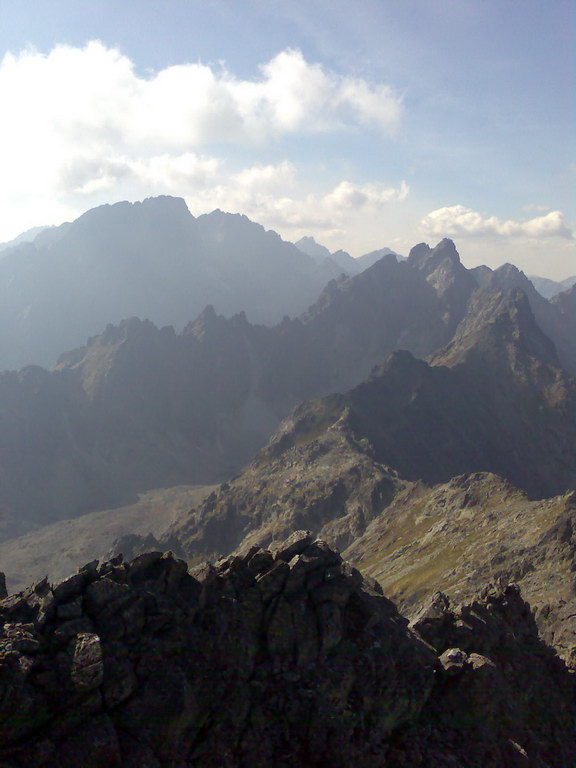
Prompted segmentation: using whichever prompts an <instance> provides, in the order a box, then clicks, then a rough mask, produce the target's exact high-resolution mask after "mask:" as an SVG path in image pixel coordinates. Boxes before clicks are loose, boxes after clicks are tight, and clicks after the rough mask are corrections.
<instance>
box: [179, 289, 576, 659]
mask: <svg viewBox="0 0 576 768" xmlns="http://www.w3.org/2000/svg"><path fill="white" fill-rule="evenodd" d="M474 473H484V475H483V476H485V477H486V479H485V480H483V481H482V482H478V483H476V484H475V485H474V489H473V490H472V489H471V490H470V491H469V493H467V494H466V495H465V496H464V495H463V494H460V496H458V497H457V498H458V504H459V506H458V508H457V509H456V506H455V507H454V510H455V514H456V512H457V511H458V514H459V515H460V516H459V517H458V518H455V519H454V520H452V519H451V518H449V519H447V520H446V515H447V514H448V512H449V510H450V507H448V505H447V504H446V503H445V502H443V501H442V499H444V497H445V496H446V493H447V491H446V493H444V491H443V490H442V488H444V486H438V487H437V488H436V489H433V490H430V486H432V485H436V484H438V483H441V484H448V486H449V487H452V486H453V487H454V488H457V486H458V483H456V481H453V480H452V478H454V477H455V476H461V475H465V476H469V475H471V474H474ZM487 473H490V474H487ZM496 475H499V476H500V477H501V478H502V477H503V478H506V480H507V481H508V482H504V481H503V480H501V479H499V478H498V477H495V476H496ZM463 483H464V481H462V483H461V484H460V485H462V484H463ZM511 484H513V485H515V486H518V487H520V488H523V489H524V491H525V492H527V493H528V494H529V496H531V497H532V498H533V499H540V498H542V497H548V496H553V495H554V494H563V493H564V492H566V491H569V490H570V489H571V488H574V487H575V486H576V383H575V382H574V380H573V379H571V378H570V377H569V376H567V375H566V374H565V373H564V372H563V371H562V369H561V368H560V367H559V363H558V358H557V355H556V352H555V349H554V345H553V344H552V343H551V341H550V340H549V339H548V338H547V337H546V336H545V335H544V334H543V332H542V331H541V330H540V328H539V327H538V325H537V323H536V321H535V318H534V315H533V313H532V311H531V309H530V305H529V302H528V300H527V298H526V296H525V294H523V293H522V292H521V291H520V290H519V289H512V290H509V291H505V292H503V291H498V290H491V291H481V292H475V293H474V295H473V297H472V299H471V304H470V308H469V312H468V313H467V314H466V315H465V317H464V318H463V319H462V321H461V322H460V324H459V326H458V329H457V331H456V333H455V335H454V338H453V340H452V341H451V342H450V343H449V344H448V345H447V346H446V347H445V348H444V349H443V350H440V351H439V352H438V353H437V354H436V355H434V356H433V357H432V358H431V362H430V363H426V362H424V361H422V360H417V359H415V358H414V357H413V356H412V355H411V354H409V353H408V352H395V353H394V354H393V355H391V357H390V358H389V359H388V360H387V361H386V363H384V364H383V365H381V366H379V367H378V368H376V369H375V370H374V372H373V373H372V375H371V376H370V377H369V378H368V379H367V380H366V381H365V382H363V383H362V384H360V385H359V386H357V387H355V388H354V389H352V390H350V391H349V392H347V393H345V394H334V395H331V396H329V397H325V398H322V399H316V400H310V401H308V402H306V403H304V404H302V405H300V406H298V407H297V408H296V409H295V410H294V411H293V412H292V414H291V415H290V416H289V417H287V418H286V419H285V420H284V421H283V422H282V423H281V425H280V426H279V428H278V429H277V430H276V432H275V434H274V435H273V436H272V438H271V439H270V441H269V442H268V444H267V445H266V446H265V447H264V448H263V449H262V450H261V451H260V452H259V453H258V454H257V455H256V457H255V458H254V460H253V461H252V462H251V463H250V464H249V465H248V466H247V467H246V468H245V470H244V471H243V472H242V473H240V474H239V475H238V476H236V477H234V478H232V479H231V480H230V481H228V482H227V483H225V484H223V485H222V486H221V487H220V488H219V489H218V490H217V491H215V492H214V493H212V494H211V495H210V496H208V497H207V498H206V499H205V500H204V501H203V502H202V503H201V504H199V505H198V506H197V507H196V508H195V509H193V510H191V512H190V513H188V514H187V515H184V516H182V517H181V519H180V520H179V521H177V522H176V523H175V524H174V525H173V526H172V528H171V530H170V531H169V533H168V534H167V541H168V540H169V539H170V540H171V537H176V538H177V539H178V540H179V541H180V542H181V545H182V546H183V547H184V550H185V551H186V553H187V555H188V557H190V558H192V559H194V558H202V557H205V556H211V557H216V556H220V555H224V554H228V553H230V552H235V551H236V552H240V553H242V552H245V551H247V550H248V549H249V548H250V547H251V546H270V545H271V544H273V542H275V541H279V540H281V539H282V538H283V537H284V536H286V535H287V533H289V532H290V531H291V530H294V529H296V528H306V529H309V530H312V531H313V532H314V533H315V534H316V535H318V536H320V537H321V538H323V539H325V540H326V541H328V542H329V543H331V544H332V545H335V546H338V547H340V548H342V549H345V548H346V547H348V548H349V549H348V550H346V551H347V553H348V554H349V556H351V557H353V558H354V559H355V560H356V561H357V562H359V563H361V565H362V568H363V570H364V571H368V572H373V573H374V574H375V575H377V576H378V578H380V579H382V580H383V581H385V583H387V584H388V588H389V590H390V591H391V594H394V596H395V597H396V598H397V599H402V600H403V601H404V603H405V604H406V605H408V604H410V605H412V606H414V605H419V604H420V603H419V602H418V601H419V600H420V599H421V598H423V597H426V596H428V597H429V596H430V595H431V592H433V591H434V590H435V589H436V590H437V589H444V587H446V588H448V586H450V587H453V588H454V589H456V588H458V590H460V591H459V593H458V594H459V595H460V596H463V597H465V598H467V597H469V596H470V595H471V593H472V591H473V590H474V589H476V588H477V587H478V584H479V583H486V582H487V581H488V580H489V579H490V578H491V575H495V574H501V575H506V574H508V575H509V578H515V579H516V578H524V577H525V576H526V578H527V579H528V581H527V585H528V586H527V588H528V589H529V590H530V595H531V599H534V600H535V601H536V603H538V604H542V606H544V604H545V603H546V598H545V597H544V596H545V595H547V596H548V599H549V600H552V598H553V597H554V596H555V595H556V598H557V599H558V601H560V602H557V604H556V603H554V605H556V607H555V608H554V611H553V612H552V613H551V614H550V620H549V621H545V620H546V619H547V616H548V614H547V613H544V614H543V622H544V623H543V624H542V627H543V628H544V627H545V628H546V632H547V633H548V636H549V637H550V638H552V639H553V637H554V632H556V633H557V637H558V638H560V637H562V638H563V640H562V643H563V646H562V647H563V648H564V651H565V658H569V659H571V660H572V661H573V662H574V664H575V665H576V643H574V642H573V640H570V639H569V638H570V636H571V635H570V633H571V632H572V629H573V624H574V622H573V619H572V618H571V617H573V615H574V610H572V611H571V612H570V611H569V610H568V603H567V602H566V601H567V600H568V597H570V594H571V593H570V588H568V589H567V590H564V588H562V590H560V584H561V582H562V578H564V577H560V575H559V576H558V578H557V579H556V581H554V580H553V581H550V579H549V578H548V576H547V575H546V574H547V573H548V571H554V569H555V568H556V569H557V571H558V574H565V573H567V572H570V571H571V568H572V567H573V565H572V564H573V561H574V557H573V547H572V548H571V545H570V541H571V538H570V537H571V536H572V534H571V533H570V531H572V529H571V528H570V525H571V523H570V522H569V521H568V522H567V523H566V524H565V525H564V523H562V522H561V521H562V520H563V518H562V515H563V514H564V511H565V506H566V505H565V502H566V503H567V499H571V498H572V497H571V496H570V494H568V496H566V497H559V498H557V499H554V500H552V499H551V500H549V501H529V500H528V499H527V497H526V495H525V494H523V493H521V492H520V491H518V490H516V489H514V488H513V487H512V485H511ZM470 485H473V483H472V482H471V483H470ZM503 486H505V487H506V488H508V491H506V492H503V491H502V487H503ZM458 487H460V486H458ZM466 487H468V486H466ZM443 493H444V495H443ZM572 495H573V494H572ZM571 503H572V502H571ZM475 506H477V507H478V509H477V510H476V509H475V508H474V507H475ZM467 509H469V513H468V516H467V517H466V515H465V510H467ZM538 515H541V519H540V522H539V523H538V525H536V524H535V523H534V522H533V521H534V520H536V518H537V516H538ZM494 516H496V518H497V519H496V518H495V517H494ZM465 517H466V519H464V518H465ZM428 518H430V519H431V522H430V523H429V524H428ZM571 519H572V518H570V520H571ZM480 520H482V530H480V529H479V528H478V527H477V526H478V525H479V524H480ZM408 521H411V522H408ZM529 521H532V522H530V523H529ZM528 525H529V527H525V526H528ZM449 526H451V528H450V530H452V528H453V529H454V535H453V536H450V537H447V536H445V535H444V532H445V531H447V530H448V529H449ZM518 526H519V530H518V531H517V528H518ZM554 526H556V527H558V526H564V527H561V529H560V528H558V532H557V533H556V534H554V535H552V533H550V535H549V536H548V534H546V535H547V536H548V539H547V540H546V541H548V542H549V544H548V543H547V544H544V543H542V544H541V543H540V537H541V536H544V534H545V533H546V531H548V529H550V530H552V528H554ZM554 530H556V528H554ZM423 531H429V533H427V537H426V539H425V540H423V539H422V538H421V537H422V535H423ZM520 534H521V535H522V537H521V538H520ZM567 536H568V538H566V537H567ZM506 537H508V538H506ZM563 541H565V542H566V546H565V547H563V546H562V543H561V542H563ZM542 542H544V540H542ZM554 542H556V544H554ZM408 547H410V549H407V548H408ZM460 547H472V548H481V549H479V552H478V554H477V555H476V554H474V557H472V555H470V556H469V557H468V559H463V555H462V557H461V550H460ZM528 547H530V550H528ZM554 547H556V549H554ZM405 550H406V552H407V558H409V559H407V560H406V561H405V564H404V560H401V559H399V558H401V557H402V558H403V557H404V554H405ZM452 550H454V551H452ZM464 551H468V550H464V549H462V552H464ZM528 551H530V553H531V554H530V558H531V559H530V560H525V558H527V557H528ZM412 552H413V554H412ZM487 552H488V553H490V554H489V555H488V554H486V553H487ZM546 553H547V554H546ZM485 557H486V558H488V560H487V562H488V563H489V566H486V565H485V564H484V558H485ZM425 558H429V560H426V559H425ZM450 563H452V565H451V566H450ZM526 563H528V565H526ZM523 564H524V565H525V566H526V567H525V568H523ZM420 565H421V567H422V575H420V571H419V570H418V568H419V567H420ZM456 567H458V568H459V570H458V571H454V569H455V568H456ZM426 568H428V570H426ZM487 569H488V570H487ZM453 571H454V573H452V572H453ZM476 572H477V573H476ZM474 573H476V575H477V579H476V580H475V581H474V582H472V581H469V580H467V578H468V577H469V578H470V579H472V578H473V577H474ZM436 574H438V578H437V579H436V578H435V577H436ZM530 574H532V576H530ZM456 576H457V578H456ZM554 584H556V587H554ZM403 585H405V588H403ZM569 593H570V594H569ZM561 596H562V601H564V602H563V603H562V601H561V600H560V597H561ZM556 598H555V599H556ZM570 599H572V598H571V597H570ZM410 601H411V602H410ZM563 606H565V608H564V607H563Z"/></svg>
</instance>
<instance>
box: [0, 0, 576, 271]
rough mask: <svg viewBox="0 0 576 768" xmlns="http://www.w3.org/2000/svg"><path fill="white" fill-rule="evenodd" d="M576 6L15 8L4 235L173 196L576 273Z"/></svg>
mask: <svg viewBox="0 0 576 768" xmlns="http://www.w3.org/2000/svg"><path fill="white" fill-rule="evenodd" d="M575 9H576V5H575V4H574V3H573V2H572V0H571V1H570V2H565V1H564V0H554V2H553V3H550V2H544V0H541V1H540V2H537V1H536V0H522V2H519V1H517V2H511V1H503V0H377V1H376V0H354V1H352V0H349V1H348V2H342V1H340V0H329V1H328V0H316V1H315V0H308V2H300V0H290V2H287V1H285V2H279V1H276V0H268V1H267V2H259V1H256V0H235V1H232V0H226V1H225V0H212V1H210V0H204V1H203V2H197V1H196V0H185V1H184V0H162V1H161V0H156V2H152V0H122V2H119V0H18V1H17V2H15V1H14V0H0V55H1V56H2V57H3V59H2V63H1V65H0V106H1V107H2V112H3V119H2V121H0V139H1V142H0V204H1V210H2V211H3V216H1V217H0V240H5V239H8V238H9V237H12V236H15V235H16V234H18V232H19V231H22V230H23V229H26V228H27V227H30V226H34V225H36V224H40V223H58V222H60V221H63V220H66V219H70V218H73V217H74V216H76V215H78V214H79V213H81V212H82V211H83V210H85V209H87V208H90V207H92V206H94V205H98V204H100V203H103V202H113V201H115V200H118V199H140V198H142V197H145V196H148V195H150V194H160V193H169V194H176V195H182V196H184V197H185V198H186V200H187V202H188V205H189V207H190V210H191V211H192V213H194V214H195V215H196V214H199V213H202V212H205V211H208V210H211V209H213V208H214V207H220V208H223V209H224V210H232V211H240V212H243V213H246V214H247V215H249V216H250V217H251V218H252V219H254V220H256V221H260V222H261V223H262V224H264V225H265V226H267V227H271V228H274V229H276V230H277V231H279V232H280V233H281V234H282V235H283V236H284V237H286V238H287V239H291V240H294V239H297V238H298V237H300V236H301V235H303V234H312V235H314V236H315V237H316V239H317V240H319V241H321V242H323V243H325V244H326V245H328V247H330V248H332V249H336V248H339V247H343V248H346V249H347V250H349V251H350V252H351V253H352V254H353V255H360V253H362V252H365V251H368V250H372V249H374V248H377V247H381V246H384V245H389V246H391V247H393V248H396V249H397V250H399V251H400V252H407V250H408V249H409V248H410V246H411V245H413V244H415V243H416V242H419V241H422V240H426V241H427V242H431V243H433V242H436V241H437V240H439V239H440V238H441V237H443V236H450V237H452V238H453V239H454V240H455V241H456V244H457V247H458V249H459V251H460V253H461V255H462V258H463V260H464V262H465V263H467V264H468V265H474V264H478V263H488V264H489V265H490V266H497V265H498V264H500V263H502V262H504V261H513V262H514V263H516V264H518V266H520V267H521V268H522V269H524V270H525V271H526V272H528V273H537V274H543V275H547V276H550V277H556V278H562V277H565V276H567V275H570V274H574V273H576V249H575V243H574V239H573V234H572V233H573V231H574V229H575V228H576V211H575V206H574V185H575V182H576V158H575V157H574V146H576V143H575V141H574V138H575V136H574V123H575V120H574V117H575V115H574V106H575V101H574V98H575V97H574V93H575V88H574V86H575V85H576V83H575V66H574V65H575V63H576V62H575V55H574V50H575V48H576V46H575V42H576V40H575V38H576V35H575V31H576V30H575V15H576V10H575ZM96 41H97V42H96Z"/></svg>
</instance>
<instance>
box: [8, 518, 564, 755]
mask: <svg viewBox="0 0 576 768" xmlns="http://www.w3.org/2000/svg"><path fill="white" fill-rule="evenodd" d="M0 622H1V625H2V630H1V632H0V765H1V766H2V768H24V766H26V768H73V767H74V768H77V766H79V765H82V766H84V768H104V767H106V768H114V767H115V766H117V767H118V768H119V767H120V766H122V768H130V767H132V766H133V767H134V768H136V766H139V767H140V766H147V767H149V768H153V767H156V766H162V767H164V766H165V767H166V768H168V767H170V768H176V766H178V768H180V767H182V768H183V767H184V766H194V767H195V768H198V767H199V766H202V768H216V767H217V766H218V768H221V767H222V766H230V768H236V767H238V768H240V767H242V768H260V767H261V768H265V767H266V768H269V766H272V765H274V766H281V767H282V766H286V768H287V767H288V766H290V767H291V768H294V767H296V768H298V767H300V766H301V767H302V768H304V767H305V766H306V767H307V768H308V767H310V766H318V768H319V767H320V766H326V765H331V766H336V767H337V768H338V767H340V768H348V767H349V766H352V765H353V766H355V768H380V767H381V766H398V767H400V766H410V767H411V768H413V767H414V766H419V765H422V766H423V765H426V766H433V767H434V766H437V768H440V767H441V766H442V768H444V766H447V765H466V766H478V767H480V766H494V767H500V766H501V767H502V768H504V766H506V768H508V767H509V766H516V765H518V766H520V765H527V766H540V767H543V766H550V768H552V766H558V768H560V766H566V765H571V764H573V763H574V759H575V758H576V753H575V752H574V746H573V743H574V738H573V737H574V734H573V731H572V723H573V719H574V714H575V712H574V707H573V703H572V684H571V680H570V677H569V675H568V672H567V671H566V668H565V667H564V665H563V664H562V662H561V661H559V659H558V658H557V657H556V656H555V654H554V652H553V651H551V650H550V649H549V648H548V647H547V646H545V645H544V644H543V643H542V642H540V640H539V639H538V634H537V631H536V628H535V624H534V621H533V619H532V616H531V614H530V611H529V607H528V606H527V604H526V603H524V601H523V600H522V599H521V597H520V595H519V593H518V590H517V589H516V588H511V587H509V588H507V589H506V590H505V591H504V592H502V593H498V594H494V595H487V596H486V598H485V599H484V600H483V601H482V602H477V603H474V604H472V605H471V606H469V607H467V608H462V609H460V611H459V612H457V611H455V612H453V611H451V610H450V608H449V606H448V603H447V600H446V599H445V598H443V597H440V598H439V599H437V600H436V603H435V604H434V605H432V606H430V608H429V609H428V610H427V611H426V612H425V613H424V614H423V615H422V616H421V617H420V620H419V621H418V622H417V623H416V625H415V627H416V629H417V630H418V631H419V632H420V633H421V635H422V636H423V637H424V638H425V641H426V642H425V641H424V640H422V639H421V638H420V637H419V636H418V634H417V633H416V632H415V631H414V630H413V629H411V628H410V627H409V626H408V622H407V621H406V620H405V619H403V618H402V617H401V616H400V614H399V613H398V612H397V610H396V608H395V607H394V605H393V604H392V603H391V602H390V601H389V600H388V599H387V598H385V597H384V596H383V595H382V594H381V592H380V589H379V587H378V585H377V584H376V583H375V582H369V581H367V580H366V579H363V577H362V576H361V574H360V573H359V571H357V570H356V569H354V568H353V567H352V566H350V565H348V564H346V563H344V562H343V561H342V559H341V557H340V556H339V555H338V554H337V553H336V552H334V551H333V550H331V549H330V548H329V547H328V546H327V545H326V544H324V543H323V542H322V541H318V540H316V541H314V540H313V537H312V536H311V535H310V534H309V533H308V532H306V531H303V532H297V533H296V534H293V535H292V536H291V537H290V538H289V539H288V541H286V542H285V543H284V544H283V545H281V546H280V547H279V548H278V549H277V550H276V552H275V553H271V552H269V551H267V550H262V549H257V548H255V547H254V548H252V549H251V550H250V551H249V552H247V553H246V554H245V555H244V556H243V557H229V558H227V559H225V560H222V561H220V562H218V563H217V564H216V565H210V564H205V565H202V566H199V567H198V568H197V569H195V571H193V572H192V573H189V572H188V569H187V566H186V563H185V562H184V561H182V560H179V559H177V558H175V557H174V556H173V555H172V554H171V553H166V554H162V553H161V552H148V553H145V554H142V555H140V556H139V557H137V558H136V559H134V560H133V561H131V562H129V563H124V562H122V559H121V556H120V555H119V556H117V557H116V558H114V559H113V560H111V561H108V562H106V563H103V564H101V565H98V564H97V563H90V564H88V565H86V566H84V567H83V568H82V569H81V570H80V571H79V573H77V574H76V575H74V576H72V577H70V578H68V579H67V580H65V581H64V582H62V583H60V584H58V585H57V586H54V587H50V585H49V584H48V583H47V582H46V581H42V582H40V583H38V584H36V585H35V586H34V587H31V588H30V589H28V590H26V591H25V592H23V593H21V594H19V595H16V596H12V597H9V598H6V599H4V600H3V601H2V602H1V603H0Z"/></svg>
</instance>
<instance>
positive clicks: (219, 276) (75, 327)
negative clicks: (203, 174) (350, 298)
mask: <svg viewBox="0 0 576 768" xmlns="http://www.w3.org/2000/svg"><path fill="white" fill-rule="evenodd" d="M339 271H340V270H339V269H338V268H336V267H335V266H334V265H332V266H331V265H330V264H326V265H324V266H319V265H317V264H316V263H315V262H314V260H313V259H311V258H309V257H307V256H305V255H304V254H303V253H302V252H301V251H299V250H298V249H297V248H296V247H295V246H294V245H292V244H291V243H287V242H284V241H283V240H282V239H281V238H280V237H279V236H278V235H277V234H276V233H275V232H271V231H268V232H267V231H265V230H264V229H263V228H262V227H261V226H260V225H258V224H254V223H253V222H251V221H250V220H249V219H247V218H246V217H245V216H240V215H232V214H226V213H222V212H221V211H214V212H213V213H211V214H208V215H205V216H200V217H198V218H194V217H193V216H192V215H191V214H190V212H189V211H188V208H187V207H186V204H185V203H184V201H183V200H181V199H179V198H171V197H157V198H150V199H148V200H145V201H144V202H142V203H134V204H131V203H117V204H116V205H104V206H101V207H99V208H95V209H93V210H91V211H88V212H87V213H85V214H84V215H83V216H80V218H78V219H77V220H76V221H74V222H72V223H71V224H65V225H62V226H61V227H55V228H50V229H47V230H45V231H44V232H41V233H40V234H39V235H38V236H37V237H36V238H35V239H34V242H31V243H24V244H21V245H19V246H17V247H13V248H10V249H9V250H8V251H7V253H6V254H5V255H4V256H3V258H2V259H1V261H0V369H7V368H20V367H21V366H23V365H26V364H29V363H34V364H42V365H52V364H53V363H54V361H55V360H56V358H57V356H58V355H59V354H60V353H61V352H62V351H63V350H64V349H70V348H71V347H75V346H78V345H80V344H83V343H84V341H85V339H86V338H87V337H88V336H91V335H94V334H95V333H99V332H100V331H101V329H102V328H103V327H105V326H106V324H107V323H118V322H120V321H121V320H122V319H124V318H126V317H131V316H138V317H141V318H142V319H143V318H149V319H151V320H152V321H153V322H155V323H158V324H160V325H166V324H170V325H175V326H176V327H178V328H183V327H184V326H185V325H186V324H187V323H188V322H189V321H190V320H191V319H192V318H194V317H195V316H196V315H197V314H198V313H199V312H200V311H201V310H202V309H203V308H204V307H205V306H206V305H207V304H209V303H212V304H214V305H215V306H216V307H217V308H218V311H219V312H221V313H222V314H224V315H232V314H234V313H237V312H240V311H241V310H244V309H246V311H248V313H249V315H250V319H251V320H252V321H255V322H262V323H274V322H277V321H279V320H281V319H282V317H283V316H284V315H286V314H288V315H296V314H299V313H300V312H302V311H303V310H304V309H305V308H306V307H307V306H308V305H309V304H310V303H311V302H312V301H314V299H315V298H316V297H317V295H318V293H319V291H320V290H321V288H322V287H323V286H324V285H325V284H326V283H327V282H328V280H329V279H330V278H331V277H333V276H335V275H337V274H338V272H339Z"/></svg>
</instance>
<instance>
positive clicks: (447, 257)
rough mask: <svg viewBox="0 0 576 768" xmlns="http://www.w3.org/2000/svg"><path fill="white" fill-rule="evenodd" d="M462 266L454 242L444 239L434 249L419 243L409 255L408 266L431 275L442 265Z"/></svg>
mask: <svg viewBox="0 0 576 768" xmlns="http://www.w3.org/2000/svg"><path fill="white" fill-rule="evenodd" d="M441 263H445V264H452V265H456V264H460V256H459V254H458V251H457V250H456V246H455V245H454V242H453V241H452V240H450V239H449V238H446V237H445V238H444V239H443V240H441V241H440V242H439V243H438V245H436V246H435V247H434V248H430V246H429V245H428V244H427V243H419V244H418V245H415V246H414V248H412V249H411V251H410V253H409V255H408V265H409V266H411V267H412V268H414V269H418V270H419V271H423V272H425V273H426V274H430V273H431V272H433V271H434V270H435V269H437V267H438V266H439V265H440V264H441Z"/></svg>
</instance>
